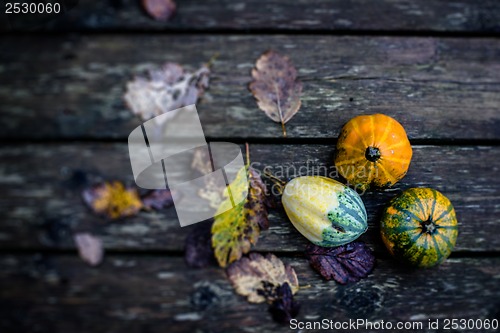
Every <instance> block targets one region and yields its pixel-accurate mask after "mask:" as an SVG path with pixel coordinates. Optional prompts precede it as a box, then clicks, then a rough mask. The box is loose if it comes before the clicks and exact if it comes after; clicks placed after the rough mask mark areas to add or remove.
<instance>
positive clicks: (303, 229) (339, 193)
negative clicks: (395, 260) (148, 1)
mask: <svg viewBox="0 0 500 333" xmlns="http://www.w3.org/2000/svg"><path fill="white" fill-rule="evenodd" d="M281 200H282V203H283V207H284V208H285V211H286V214H287V215H288V217H289V218H290V221H291V222H292V224H293V225H294V226H295V228H296V229H297V230H298V231H299V232H300V233H301V234H302V235H303V236H304V237H306V238H307V239H308V240H310V241H311V242H312V243H314V244H316V245H318V246H324V247H333V246H340V245H343V244H347V243H349V242H352V241H353V240H355V239H356V238H358V237H359V236H360V235H361V234H362V233H364V232H365V231H366V229H367V227H368V226H367V222H366V220H367V217H366V210H365V206H364V205H363V201H362V200H361V198H360V196H359V195H358V194H357V193H356V192H355V191H354V190H352V189H350V188H349V187H347V186H345V185H344V184H342V183H340V182H338V181H336V180H333V179H330V178H326V177H319V176H304V177H297V178H294V179H292V180H291V181H290V182H288V183H287V185H286V186H285V189H284V191H283V196H282V199H281Z"/></svg>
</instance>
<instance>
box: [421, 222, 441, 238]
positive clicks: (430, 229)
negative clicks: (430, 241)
mask: <svg viewBox="0 0 500 333" xmlns="http://www.w3.org/2000/svg"><path fill="white" fill-rule="evenodd" d="M420 226H421V227H422V233H428V234H430V235H432V234H433V233H435V232H436V230H437V226H436V224H435V223H434V222H432V220H431V219H428V220H426V221H422V222H420Z"/></svg>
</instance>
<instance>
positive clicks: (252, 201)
mask: <svg viewBox="0 0 500 333" xmlns="http://www.w3.org/2000/svg"><path fill="white" fill-rule="evenodd" d="M248 180H249V182H250V187H249V189H248V200H247V202H246V204H245V209H246V212H247V213H246V214H247V215H246V218H247V222H248V223H252V224H253V223H257V224H258V225H259V227H260V229H261V230H267V229H268V228H269V219H268V217H267V207H270V206H273V203H272V201H271V200H272V197H271V196H269V195H268V193H267V188H266V184H265V183H264V182H263V181H262V178H261V177H260V174H259V172H258V171H257V170H255V169H254V168H252V167H250V168H248Z"/></svg>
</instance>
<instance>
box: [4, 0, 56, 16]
mask: <svg viewBox="0 0 500 333" xmlns="http://www.w3.org/2000/svg"><path fill="white" fill-rule="evenodd" d="M60 12H61V4H59V3H58V2H55V3H44V2H30V3H27V2H6V3H5V14H58V13H60Z"/></svg>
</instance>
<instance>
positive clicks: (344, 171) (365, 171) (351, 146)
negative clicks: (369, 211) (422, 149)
mask: <svg viewBox="0 0 500 333" xmlns="http://www.w3.org/2000/svg"><path fill="white" fill-rule="evenodd" d="M412 153H413V152H412V149H411V145H410V141H409V140H408V137H407V136H406V132H405V130H404V128H403V126H401V124H400V123H398V122H397V121H396V120H395V119H393V118H391V117H389V116H386V115H383V114H374V115H364V116H357V117H355V118H353V119H351V120H350V121H349V122H347V123H346V124H345V125H344V127H343V128H342V132H341V133H340V136H339V139H338V142H337V154H336V157H335V165H336V167H337V170H338V172H339V173H340V174H341V175H342V176H343V177H344V178H345V179H346V180H347V181H349V183H351V184H352V185H354V186H356V188H359V189H360V190H366V189H367V188H368V187H370V186H376V187H389V186H392V185H394V184H395V183H397V182H398V181H399V180H401V178H403V177H404V175H406V172H407V171H408V167H409V166H410V160H411V157H412Z"/></svg>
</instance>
